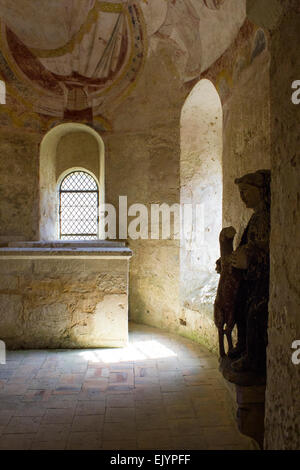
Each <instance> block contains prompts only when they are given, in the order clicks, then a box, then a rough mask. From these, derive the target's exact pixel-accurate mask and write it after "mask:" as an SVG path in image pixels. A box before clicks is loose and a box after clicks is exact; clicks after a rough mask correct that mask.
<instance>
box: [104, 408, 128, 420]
mask: <svg viewBox="0 0 300 470" xmlns="http://www.w3.org/2000/svg"><path fill="white" fill-rule="evenodd" d="M134 420H135V409H134V408H120V407H119V408H118V407H116V408H112V407H107V408H106V412H105V422H106V423H123V422H125V423H126V422H128V421H134Z"/></svg>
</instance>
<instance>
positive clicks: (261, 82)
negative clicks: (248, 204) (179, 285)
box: [178, 21, 270, 351]
mask: <svg viewBox="0 0 300 470" xmlns="http://www.w3.org/2000/svg"><path fill="white" fill-rule="evenodd" d="M269 65H270V54H269V50H268V34H267V32H265V31H263V30H262V29H260V28H258V27H257V26H255V25H253V24H252V23H251V22H249V21H246V22H245V24H244V25H243V27H242V28H241V30H240V32H239V34H238V36H237V38H236V40H235V41H234V43H233V44H232V46H231V47H230V48H229V49H228V50H227V51H226V52H225V53H224V54H223V56H222V57H221V58H220V59H219V60H218V61H216V62H215V63H214V64H213V65H212V66H211V67H210V68H209V69H208V70H207V71H205V72H204V73H203V74H202V78H206V79H208V80H210V81H211V83H212V84H213V85H214V86H215V87H216V90H217V92H218V94H219V97H220V100H221V102H222V112H223V126H222V135H223V149H222V176H221V178H220V180H218V184H219V185H221V186H222V185H223V203H221V201H220V203H219V204H220V208H221V206H222V207H223V226H224V227H226V226H230V225H233V226H234V227H235V228H236V230H237V232H238V234H237V237H236V242H238V240H239V239H240V236H241V234H242V231H243V230H244V228H245V227H246V225H247V222H248V220H249V218H250V216H251V214H252V211H250V210H247V209H246V208H245V206H244V204H243V203H242V201H241V200H240V196H239V192H238V189H237V187H236V186H235V184H234V180H235V178H237V177H239V176H242V175H243V174H245V173H248V172H252V171H255V170H258V169H262V168H270V100H269V93H270V80H269ZM200 83H201V82H200ZM195 88H196V87H195ZM201 116H202V113H201ZM200 120H201V117H200V116H199V122H200ZM199 129H200V124H198V135H197V137H194V138H196V139H198V147H199V149H201V136H199V132H200V130H199ZM215 131H217V129H215ZM214 139H215V137H214ZM211 142H212V139H210V143H211ZM210 150H211V151H210V154H211V155H212V154H213V152H212V149H210ZM199 156H200V160H201V151H199ZM193 158H194V165H195V169H194V171H193V172H191V175H190V177H188V178H186V177H185V170H184V169H183V172H182V174H181V183H182V184H185V185H186V186H187V187H188V186H192V184H193V180H194V179H195V175H196V174H197V172H198V171H199V162H198V163H197V153H195V154H194V155H191V161H189V165H192V164H193ZM205 165H206V167H207V165H208V161H207V159H206V161H205ZM217 173H218V170H217V169H216V168H215V169H214V170H213V169H212V168H211V172H209V171H208V174H207V175H206V178H204V180H203V182H204V183H205V180H207V181H208V180H209V179H210V178H213V177H216V176H217ZM196 192H197V191H196V190H195V188H194V191H193V194H194V193H195V194H196ZM210 212H212V213H214V214H215V219H217V208H215V209H214V210H213V209H210ZM210 228H212V227H210ZM212 233H213V234H214V240H211V243H210V245H211V247H210V249H211V250H212V249H214V250H215V248H212V247H215V245H216V243H218V234H217V233H215V232H214V231H213V230H212ZM206 236H207V234H206ZM216 255H217V256H216V258H217V257H218V256H219V251H218V250H217V252H216ZM202 258H203V257H202ZM201 263H203V259H201V260H199V261H198V265H199V266H200V265H201ZM214 267H215V264H214V262H212V260H211V261H210V272H211V276H210V279H213V270H214ZM198 269H199V268H198ZM198 275H199V273H198ZM199 279H200V276H199ZM217 282H218V280H216V281H214V285H213V286H212V292H210V300H209V301H208V302H207V303H205V302H203V301H202V302H201V301H200V297H199V295H198V296H197V295H196V296H195V301H194V302H192V303H191V302H189V304H190V305H189V306H188V304H187V303H186V304H185V305H183V308H182V311H181V316H182V317H183V320H184V324H182V325H181V326H180V327H179V330H178V331H179V332H180V333H181V334H184V335H187V336H189V337H191V338H193V339H195V340H197V341H200V342H202V343H204V344H205V345H206V346H208V347H209V349H211V350H213V351H217V340H218V338H217V332H216V328H215V325H214V322H213V302H214V295H215V293H216V285H217ZM207 285H208V283H207V282H204V283H202V284H199V286H198V288H199V290H201V289H203V288H204V287H205V286H207ZM191 305H192V308H191Z"/></svg>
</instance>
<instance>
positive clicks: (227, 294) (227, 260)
mask: <svg viewBox="0 0 300 470" xmlns="http://www.w3.org/2000/svg"><path fill="white" fill-rule="evenodd" d="M235 234H236V230H235V229H234V228H233V227H227V228H225V229H223V230H222V232H221V233H220V251H221V258H220V259H219V260H218V261H217V268H216V270H217V272H218V273H219V274H220V275H221V277H220V282H219V286H218V290H217V296H216V300H215V305H214V320H215V325H216V327H217V328H218V333H219V352H220V357H224V356H225V347H224V335H226V338H227V343H228V350H229V352H230V351H232V350H233V344H232V330H233V328H234V325H235V315H234V313H235V302H236V295H237V292H238V287H239V281H240V273H239V271H238V270H237V269H235V268H234V267H233V266H232V264H231V255H232V253H233V239H234V237H235Z"/></svg>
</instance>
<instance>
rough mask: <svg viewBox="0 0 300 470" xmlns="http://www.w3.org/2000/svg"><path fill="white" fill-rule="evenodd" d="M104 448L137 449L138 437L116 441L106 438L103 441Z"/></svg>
mask: <svg viewBox="0 0 300 470" xmlns="http://www.w3.org/2000/svg"><path fill="white" fill-rule="evenodd" d="M101 448H102V450H136V449H137V448H138V447H137V442H136V439H123V440H119V441H118V440H115V441H107V440H104V441H103V443H102V447H101Z"/></svg>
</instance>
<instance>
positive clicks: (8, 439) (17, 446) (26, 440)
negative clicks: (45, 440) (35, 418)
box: [0, 434, 34, 450]
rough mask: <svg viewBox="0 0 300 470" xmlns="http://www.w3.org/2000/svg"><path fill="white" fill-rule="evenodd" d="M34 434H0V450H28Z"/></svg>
mask: <svg viewBox="0 0 300 470" xmlns="http://www.w3.org/2000/svg"><path fill="white" fill-rule="evenodd" d="M33 437H34V434H32V435H30V434H25V435H22V434H8V435H7V434H2V436H1V438H0V450H29V449H30V448H31V444H32V441H33Z"/></svg>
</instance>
